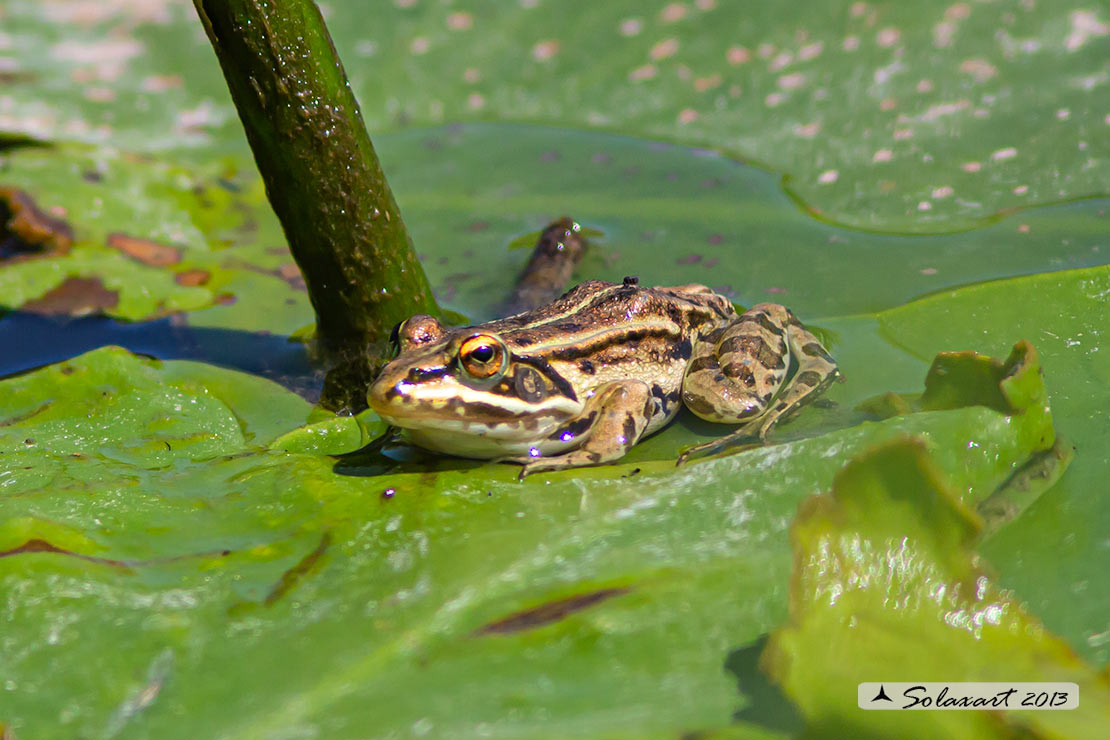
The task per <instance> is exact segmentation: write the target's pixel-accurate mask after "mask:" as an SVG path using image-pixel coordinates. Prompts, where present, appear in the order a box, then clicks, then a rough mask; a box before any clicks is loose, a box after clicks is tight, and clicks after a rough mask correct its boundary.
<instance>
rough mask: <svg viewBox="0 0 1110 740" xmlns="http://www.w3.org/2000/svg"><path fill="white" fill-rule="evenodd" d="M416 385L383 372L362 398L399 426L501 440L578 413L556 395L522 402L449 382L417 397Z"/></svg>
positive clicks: (545, 429)
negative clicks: (536, 401) (464, 390)
mask: <svg viewBox="0 0 1110 740" xmlns="http://www.w3.org/2000/svg"><path fill="white" fill-rule="evenodd" d="M415 390H416V386H415V385H413V384H411V383H408V382H407V381H406V380H404V379H401V380H397V379H395V378H394V379H390V378H386V377H382V378H379V379H378V380H376V381H375V382H374V383H373V384H372V385H371V386H370V389H369V390H368V391H367V394H366V400H367V402H368V403H369V405H370V408H371V409H372V410H373V411H374V413H376V414H377V415H378V416H380V417H381V418H382V420H383V421H385V422H387V423H389V424H392V425H393V426H396V427H400V428H402V429H409V430H414V431H420V430H424V431H430V432H443V433H449V434H452V435H471V436H479V437H490V438H494V439H504V440H521V439H532V440H534V439H537V438H542V437H543V436H545V435H548V434H551V433H552V432H554V430H555V429H556V428H557V427H558V426H559V425H560V424H562V423H564V422H566V421H567V420H569V419H571V418H573V417H574V416H575V415H576V414H577V413H579V412H580V409H579V408H577V406H576V405H575V404H573V403H571V402H569V401H567V400H566V399H561V398H557V397H554V398H550V399H547V400H546V401H544V402H542V403H539V404H526V403H525V402H523V401H521V400H520V399H506V398H495V397H493V396H488V395H486V394H479V393H470V394H463V393H462V392H460V391H459V389H455V388H451V387H443V388H442V389H439V390H440V391H441V392H440V393H434V392H432V389H431V388H430V387H429V386H427V385H424V386H421V388H420V396H419V397H417V395H416V394H415ZM495 401H496V402H495Z"/></svg>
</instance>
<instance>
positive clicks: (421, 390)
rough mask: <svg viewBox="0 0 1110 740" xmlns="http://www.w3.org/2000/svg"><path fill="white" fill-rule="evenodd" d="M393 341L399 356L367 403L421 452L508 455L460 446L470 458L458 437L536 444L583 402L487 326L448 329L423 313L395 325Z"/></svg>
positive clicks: (491, 450) (372, 387) (378, 383)
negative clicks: (426, 449)
mask: <svg viewBox="0 0 1110 740" xmlns="http://www.w3.org/2000/svg"><path fill="white" fill-rule="evenodd" d="M394 344H395V345H396V347H397V357H396V358H395V359H394V360H393V361H392V362H390V363H389V364H388V365H386V366H385V367H384V368H383V369H382V371H381V374H380V375H379V376H378V378H377V380H375V381H374V383H373V384H372V385H371V386H370V390H369V391H368V392H367V401H368V402H369V404H370V408H372V409H373V410H374V411H375V413H377V414H378V416H380V417H381V418H382V419H384V420H385V421H386V422H388V423H390V424H392V425H394V426H398V427H402V428H404V429H406V430H409V431H410V437H411V438H412V439H413V440H414V441H416V442H417V443H418V444H420V445H421V446H423V447H429V448H431V449H437V450H441V451H444V452H451V453H455V454H463V455H467V454H470V455H472V456H480V457H485V456H491V457H494V456H499V455H503V454H507V450H506V449H490V451H489V454H488V455H486V454H479V453H477V452H474V450H473V449H470V448H472V447H474V446H475V445H474V444H472V443H471V442H467V443H463V444H461V448H466V449H470V452H469V453H468V452H467V451H466V449H460V443H459V442H458V439H459V437H484V438H486V441H487V442H489V443H493V441H494V440H501V441H504V442H524V441H528V440H535V439H537V438H538V437H541V436H542V435H544V434H545V433H550V431H553V430H554V429H555V427H557V426H558V425H559V424H560V423H561V422H563V421H565V420H566V419H567V418H570V417H571V416H573V415H574V414H575V413H577V412H578V410H579V407H578V403H577V399H569V398H567V397H566V396H565V395H562V394H560V393H558V392H556V391H555V388H556V381H554V380H552V379H551V378H548V377H546V375H545V374H544V372H543V370H550V368H547V367H543V365H545V363H537V361H536V360H534V359H533V360H529V359H528V358H525V357H520V356H516V355H514V354H513V353H512V351H511V349H510V347H509V346H508V345H507V344H506V342H505V341H504V340H503V339H502V338H501V337H500V336H499V335H498V334H496V333H494V332H490V331H486V330H484V329H483V328H482V327H472V328H465V329H447V328H445V327H443V325H441V324H440V323H439V322H438V321H437V320H436V319H434V318H433V317H431V316H425V315H422V314H421V315H417V316H413V317H412V318H410V319H408V320H407V321H404V322H402V323H401V324H399V325H398V326H397V328H396V329H395V330H394ZM537 365H539V366H537ZM444 440H446V441H444ZM476 446H477V447H480V448H485V447H490V446H491V445H490V444H478V445H476ZM493 446H496V445H493Z"/></svg>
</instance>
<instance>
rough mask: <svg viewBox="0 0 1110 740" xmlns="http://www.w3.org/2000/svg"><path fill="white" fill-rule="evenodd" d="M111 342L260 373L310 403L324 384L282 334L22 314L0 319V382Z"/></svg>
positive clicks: (297, 345)
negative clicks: (8, 377)
mask: <svg viewBox="0 0 1110 740" xmlns="http://www.w3.org/2000/svg"><path fill="white" fill-rule="evenodd" d="M112 344H114V345H118V346H120V347H124V348H126V349H128V350H130V351H132V352H134V353H136V354H141V355H146V356H148V357H153V358H156V359H159V360H198V361H200V362H206V363H209V364H212V365H218V366H220V367H226V368H231V369H233V370H241V371H243V372H246V373H251V374H253V375H260V376H262V377H264V378H268V379H270V380H273V381H274V382H276V383H280V384H281V385H283V386H285V387H286V388H288V389H290V390H292V391H294V392H295V393H298V394H300V395H301V396H303V397H305V398H306V399H308V400H310V401H312V402H316V401H317V400H318V399H319V395H320V387H321V384H322V382H323V373H322V371H320V370H319V369H317V368H315V367H313V366H312V364H311V362H310V358H309V355H308V351H307V348H306V346H305V345H304V344H300V343H295V342H290V341H289V339H288V338H287V337H284V336H278V335H274V334H269V333H266V332H246V331H237V330H232V329H214V328H206V327H199V328H198V327H191V326H187V325H184V324H182V322H181V320H180V319H176V320H175V319H173V318H164V319H158V320H155V321H144V322H138V323H129V322H122V321H116V320H114V319H110V318H106V317H103V316H85V317H81V318H69V317H55V316H42V315H39V314H34V313H26V312H23V311H12V312H10V313H7V314H3V315H0V348H2V350H0V378H2V377H6V376H9V375H14V374H18V373H23V372H27V371H28V370H33V369H34V368H37V367H42V366H43V365H49V364H51V363H55V362H60V361H62V360H67V359H69V358H71V357H75V356H77V355H80V354H83V353H85V352H88V351H89V350H93V349H96V348H97V347H104V346H106V345H112Z"/></svg>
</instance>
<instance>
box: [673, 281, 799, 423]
mask: <svg viewBox="0 0 1110 740" xmlns="http://www.w3.org/2000/svg"><path fill="white" fill-rule="evenodd" d="M789 318H790V315H789V313H788V312H787V310H786V309H785V308H783V307H782V306H778V305H775V304H772V303H763V304H760V305H758V306H754V307H752V309H751V310H749V311H747V312H746V313H744V314H743V315H741V316H739V317H737V318H736V319H734V320H732V321H730V322H726V323H723V324H719V325H717V327H715V328H714V329H713V330H711V331H710V332H708V333H707V334H703V335H702V336H701V337H699V338H698V340H697V342H695V344H694V351H693V354H692V356H691V358H690V364H689V365H688V366H687V367H686V375H685V377H684V378H683V380H682V402H683V403H684V404H685V405H686V407H687V408H689V409H690V410H691V411H693V412H694V413H695V414H697V415H698V416H700V417H701V418H703V419H705V420H706V421H715V422H718V423H722V424H735V423H737V422H742V421H745V420H747V419H752V418H755V417H759V416H761V415H762V414H763V413H764V412H765V411H766V410H767V406H768V404H769V403H770V401H771V399H772V398H773V397H774V395H775V393H776V392H777V391H778V389H779V387H780V386H781V385H782V381H783V379H784V378H785V377H786V370H787V366H788V365H789V364H790V346H789V344H788V342H787V330H788V328H789Z"/></svg>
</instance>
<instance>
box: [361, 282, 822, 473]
mask: <svg viewBox="0 0 1110 740" xmlns="http://www.w3.org/2000/svg"><path fill="white" fill-rule="evenodd" d="M392 341H393V343H394V346H395V349H396V353H397V354H396V356H395V358H394V359H393V360H391V361H390V362H389V363H387V364H386V365H385V367H383V368H382V370H381V372H380V374H379V375H378V377H377V379H376V380H375V381H374V382H373V383H372V384H371V385H370V387H369V389H368V391H367V402H368V404H369V406H370V408H371V409H372V410H373V411H374V412H375V413H376V414H377V415H378V416H379V417H380V418H381V419H383V420H384V421H385V422H387V423H388V424H390V425H392V426H393V427H397V428H399V429H400V430H401V431H402V432H403V435H404V437H405V439H406V440H407V441H408V442H409V443H411V444H413V445H415V446H417V447H419V448H423V449H425V450H429V451H432V452H437V453H446V454H450V455H454V456H458V457H465V458H473V459H480V460H493V461H501V462H511V463H517V464H520V465H521V466H522V467H521V470H520V474H519V477H520V478H521V479H523V478H525V477H527V476H529V475H532V474H534V473H538V472H543V471H552V470H563V469H567V468H576V467H583V466H593V465H602V464H606V463H611V462H614V461H617V460H619V459H620V458H621V457H623V456H624V455H625V454H626V453H627V452H628V451H629V450H630V449H631V448H632V447H633V446H634V445H635V444H637V443H638V442H639V441H640V440H642V439H644V438H645V437H647V436H648V435H651V434H653V433H655V432H657V431H659V430H660V429H662V428H663V427H665V426H666V425H667V424H669V423H670V422H671V421H672V420H674V418H675V417H676V416H677V415H678V413H679V411H680V410H681V409H683V408H686V409H688V410H689V411H690V412H692V413H693V414H695V415H696V416H698V417H700V418H702V419H705V420H707V421H711V422H717V423H720V424H732V425H738V426H737V428H736V429H735V430H734V431H732V432H731V433H730V434H727V435H725V436H723V437H722V438H721V439H719V440H716V441H713V442H709V443H706V444H702V445H697V446H695V447H693V448H691V449H690V450H687V451H686V452H685V453H683V454H682V455H681V456H680V457H679V458H678V460H677V462H678V464H682V463H684V462H686V461H688V460H689V459H691V458H692V457H694V456H696V455H700V454H704V453H707V452H712V451H717V450H721V449H724V448H726V447H728V446H732V445H736V444H739V443H740V442H741V441H742V440H745V439H750V440H754V441H755V443H762V442H764V441H765V440H766V438H767V435H768V434H769V433H770V432H771V431H772V430H773V429H774V428H775V426H776V425H777V424H778V423H780V422H782V421H784V420H785V419H787V418H789V417H791V416H793V415H794V414H796V413H798V412H799V411H800V410H801V409H802V408H803V407H804V406H806V405H807V404H809V403H812V402H813V401H814V400H815V399H817V398H818V397H819V396H820V395H821V394H822V393H823V392H824V391H825V390H826V389H827V388H828V387H829V386H830V384H832V383H833V382H834V381H835V380H837V379H838V378H839V377H840V371H839V368H838V366H837V364H836V362H835V361H834V360H833V358H832V356H831V355H830V354H829V353H828V351H827V350H826V349H825V347H824V346H823V345H822V343H821V342H820V341H819V340H818V338H817V337H816V336H815V335H814V334H813V333H812V332H810V331H809V330H808V329H807V328H806V327H805V326H804V325H803V324H802V323H801V322H800V321H799V320H798V319H797V317H795V315H794V314H793V313H792V312H791V311H790V309H788V308H786V307H785V306H782V305H779V304H775V303H760V304H757V305H754V306H752V307H751V308H749V309H748V310H746V311H744V312H742V313H739V312H737V310H736V309H735V307H734V306H733V304H732V302H731V301H730V300H729V299H728V298H726V297H725V296H723V295H720V294H719V293H716V292H714V291H713V290H712V289H710V288H708V287H706V286H704V285H700V284H689V285H680V286H674V287H645V286H641V285H640V284H639V280H638V279H637V278H635V277H627V278H625V279H624V280H623V281H622V282H620V283H612V282H607V281H602V280H589V281H586V282H583V283H581V284H579V285H577V286H576V287H574V288H572V289H571V290H569V291H568V292H566V293H564V294H563V295H562V296H560V297H559V298H557V299H555V300H554V301H552V302H550V303H548V304H547V305H544V306H541V307H539V308H537V309H535V310H532V311H526V312H522V313H518V314H516V315H513V316H509V317H506V318H503V319H498V320H495V321H490V322H487V323H483V324H478V325H475V326H466V327H461V328H450V327H448V326H445V325H443V324H442V323H441V322H440V321H438V320H437V319H436V318H434V317H432V316H429V315H425V314H418V315H416V316H412V317H411V318H409V319H407V320H405V321H403V322H401V323H400V324H398V325H397V327H396V328H395V329H394V331H393V336H392ZM792 358H793V359H792ZM792 365H796V368H795V370H794V372H793V373H792V374H790V375H789V377H788V370H789V369H790V368H791V366H792Z"/></svg>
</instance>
